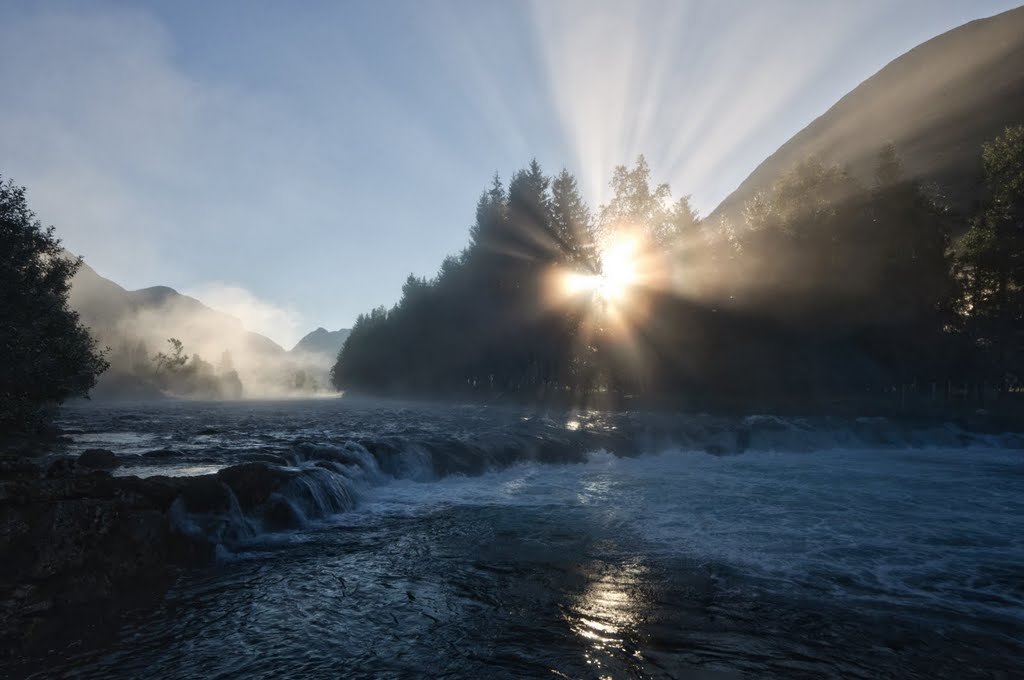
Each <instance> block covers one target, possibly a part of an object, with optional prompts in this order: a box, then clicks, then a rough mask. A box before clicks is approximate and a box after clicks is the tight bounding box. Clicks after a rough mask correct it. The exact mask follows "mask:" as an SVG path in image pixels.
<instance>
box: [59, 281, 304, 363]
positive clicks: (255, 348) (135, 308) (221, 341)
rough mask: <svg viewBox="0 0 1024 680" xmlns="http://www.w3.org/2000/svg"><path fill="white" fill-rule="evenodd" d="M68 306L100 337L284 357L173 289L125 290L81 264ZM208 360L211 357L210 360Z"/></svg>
mask: <svg viewBox="0 0 1024 680" xmlns="http://www.w3.org/2000/svg"><path fill="white" fill-rule="evenodd" d="M69 301H70V303H71V307H72V308H73V309H74V310H75V311H77V312H78V313H79V314H80V315H81V317H82V321H83V322H84V323H85V324H86V325H87V326H90V327H91V328H92V329H93V331H94V332H95V333H96V334H97V335H99V336H100V337H106V338H107V339H114V338H113V337H112V336H116V335H124V334H127V335H129V336H132V337H141V338H143V339H149V338H150V336H157V337H156V338H155V339H156V340H158V341H159V342H163V341H164V340H166V339H167V338H168V337H172V336H173V337H177V338H180V339H181V340H182V341H184V342H185V346H186V348H190V347H191V348H194V349H195V351H198V352H200V353H204V352H203V350H204V349H205V350H207V352H206V353H210V349H211V345H213V346H216V347H218V348H219V352H217V356H219V354H220V352H223V351H224V350H229V351H232V352H234V351H239V352H243V353H255V354H258V355H266V356H267V357H277V356H281V355H283V354H284V349H283V348H282V347H281V346H280V345H278V344H277V343H276V342H274V341H273V340H271V339H270V338H268V337H266V336H263V335H260V334H259V333H253V332H251V331H249V330H246V328H245V327H244V326H243V325H242V322H241V321H240V320H238V319H236V318H235V317H233V316H231V315H229V314H224V313H223V312H218V311H217V310H215V309H211V308H210V307H207V306H206V305H204V304H203V303H202V302H200V301H199V300H196V299H195V298H193V297H189V296H188V295H182V294H181V293H179V292H177V291H176V290H174V289H173V288H168V287H166V286H153V287H150V288H143V289H140V290H132V291H130V290H125V289H124V288H122V287H121V286H119V285H117V284H116V283H114V282H113V281H111V280H109V279H106V278H104V277H102V276H100V275H99V274H97V273H96V271H95V270H94V269H92V268H91V267H89V265H87V264H83V265H82V268H81V269H80V270H79V272H78V274H77V275H76V276H75V278H74V280H73V281H72V287H71V294H70V296H69ZM214 358H217V357H216V356H215V357H214Z"/></svg>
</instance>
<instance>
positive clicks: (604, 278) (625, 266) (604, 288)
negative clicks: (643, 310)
mask: <svg viewBox="0 0 1024 680" xmlns="http://www.w3.org/2000/svg"><path fill="white" fill-rule="evenodd" d="M637 256H638V244H637V242H636V240H635V239H631V238H619V239H616V240H614V241H612V242H610V243H608V244H607V245H606V246H605V247H604V248H602V249H601V252H600V261H601V271H600V272H599V273H597V274H580V273H576V272H570V273H568V274H566V275H565V278H564V280H563V286H564V288H565V292H566V293H567V294H568V295H569V296H570V297H577V296H579V295H584V294H591V295H594V296H595V297H596V298H597V299H598V300H600V301H601V302H604V303H605V304H617V303H620V302H622V301H623V300H624V299H625V298H626V296H627V294H628V293H629V290H630V288H632V287H633V286H634V285H636V283H637V281H638V279H639V272H638V270H637V259H638V257H637Z"/></svg>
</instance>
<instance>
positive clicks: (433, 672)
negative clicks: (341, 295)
mask: <svg viewBox="0 0 1024 680" xmlns="http://www.w3.org/2000/svg"><path fill="white" fill-rule="evenodd" d="M61 424H62V426H63V427H64V428H66V429H67V431H69V432H71V433H72V434H71V437H72V442H71V443H70V444H69V445H68V450H69V452H71V453H75V452H78V451H81V450H84V449H87V448H95V447H102V448H107V449H110V450H112V451H114V452H115V453H117V454H118V456H119V457H120V458H121V460H122V461H123V462H124V465H123V467H121V468H119V469H118V470H117V471H116V474H134V475H140V476H148V475H156V474H161V475H197V474H208V473H212V472H216V471H219V470H228V469H230V468H233V467H238V466H249V467H240V468H239V469H244V470H252V469H257V470H259V471H261V472H265V474H267V475H270V476H271V477H270V479H271V480H272V486H271V488H272V489H273V491H272V493H271V494H270V496H269V497H268V498H267V499H265V500H263V501H261V502H260V504H254V503H252V502H247V500H246V498H245V497H244V496H242V497H239V498H237V499H234V500H233V502H232V505H231V506H230V508H229V509H228V511H226V512H220V513H219V514H218V513H211V512H206V511H202V510H196V509H195V508H189V507H181V508H180V509H179V512H178V513H177V514H176V519H175V521H177V522H179V526H180V528H181V529H182V530H183V531H190V532H196V533H204V534H205V535H207V536H213V538H214V540H216V541H217V542H218V544H219V547H218V560H217V563H216V564H215V565H213V566H211V567H208V568H204V569H197V570H193V571H189V572H186V573H185V574H183V576H182V577H181V578H180V579H179V582H178V583H177V584H176V585H175V587H174V588H173V589H172V591H171V592H170V593H169V595H168V596H167V597H166V599H165V601H164V602H163V604H162V605H161V606H160V607H159V608H158V609H157V610H155V611H149V612H140V613H139V614H138V615H137V616H135V617H134V618H133V619H132V620H131V621H130V622H129V623H128V624H126V625H125V626H124V628H123V629H122V630H121V632H120V634H119V635H118V636H117V638H116V639H115V640H112V641H111V642H110V643H109V644H108V645H106V646H104V647H103V648H100V649H90V650H70V651H67V652H65V653H62V654H57V655H55V656H54V657H53V658H52V659H51V661H50V663H49V665H48V667H47V668H45V669H42V670H41V671H40V673H39V677H44V676H45V677H52V676H74V677H85V678H93V677H95V678H108V677H141V676H146V675H150V676H154V677H165V676H167V677H190V676H194V675H203V676H209V677H219V678H229V677H238V678H243V677H246V678H247V677H282V676H296V677H325V678H327V677H368V676H386V677H417V676H449V677H481V676H487V677H572V678H575V677H594V678H597V677H658V678H660V677H677V678H688V677H689V678H765V677H767V678H804V677H806V678H817V677H842V678H880V677H894V678H895V677H899V678H935V677H951V678H971V677H978V678H987V677H1006V678H1010V677H1021V676H1022V675H1024V439H1021V437H1020V436H1019V435H1014V434H987V435H980V434H973V433H969V432H966V431H963V430H961V429H959V428H957V427H955V426H952V425H938V426H937V425H929V426H924V425H917V426H915V425H908V424H897V423H893V422H888V421H884V420H879V419H860V420H834V419H784V418H774V417H768V416H752V417H747V418H720V417H712V416H707V415H671V414H660V415H640V414H631V413H618V414H604V413H570V414H564V413H559V414H555V413H540V412H536V411H527V410H518V409H498V408H488V407H484V406H445V407H442V406H425V405H416V404H395V403H387V402H358V401H352V400H347V399H341V400H321V401H315V402H276V403H274V402H265V403H252V402H250V403H196V402H181V403H174V404H155V405H144V404H137V405H119V406H103V405H88V406H76V407H72V408H67V409H65V410H64V412H63V415H62V423H61ZM252 466H256V467H255V468H253V467H252ZM223 474H227V473H223Z"/></svg>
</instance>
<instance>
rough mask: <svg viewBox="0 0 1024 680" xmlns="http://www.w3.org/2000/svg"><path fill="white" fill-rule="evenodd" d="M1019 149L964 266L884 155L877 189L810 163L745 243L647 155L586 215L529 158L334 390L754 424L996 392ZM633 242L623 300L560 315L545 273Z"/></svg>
mask: <svg viewBox="0 0 1024 680" xmlns="http://www.w3.org/2000/svg"><path fill="white" fill-rule="evenodd" d="M1022 139H1024V133H1022V132H1021V128H1013V129H1010V130H1007V132H1006V134H1005V135H1003V136H1002V137H1000V138H999V139H998V140H995V141H993V142H992V143H990V144H987V145H986V146H985V148H984V150H983V157H984V164H985V168H986V177H987V178H988V187H989V193H990V200H989V202H988V203H987V204H986V206H985V208H984V209H983V210H982V211H981V212H980V213H979V214H978V215H977V216H976V217H975V218H974V219H973V222H972V227H971V229H970V231H969V232H968V233H967V235H966V236H965V237H964V239H963V240H962V241H961V242H960V243H959V244H958V246H957V250H958V252H959V254H958V255H957V256H954V248H953V247H952V244H951V238H950V234H951V233H952V231H953V229H954V227H955V226H956V224H957V221H958V220H959V219H961V218H959V217H957V216H956V215H953V214H952V213H951V212H950V211H949V210H948V209H947V208H946V207H945V206H944V205H943V201H942V199H941V192H940V191H937V190H936V188H935V187H927V186H922V185H921V184H920V183H918V182H916V181H915V180H914V179H913V178H910V177H908V176H907V174H906V172H905V169H904V167H903V163H902V160H901V159H900V156H899V153H898V151H897V149H896V148H895V147H894V146H893V145H891V144H887V145H885V146H883V147H882V148H881V149H880V150H879V152H878V156H877V160H876V164H875V172H874V182H873V183H872V184H871V185H870V186H864V185H861V184H860V183H859V182H858V181H856V180H855V179H854V178H853V177H852V176H851V175H850V174H849V173H848V172H846V171H845V170H844V169H843V168H840V167H836V166H833V165H829V164H828V163H826V162H825V161H824V160H822V159H820V158H808V159H806V160H805V161H804V162H802V163H800V164H799V165H797V166H796V167H794V168H793V169H792V171H791V172H790V173H788V174H787V175H785V176H784V177H782V178H781V179H780V180H779V181H778V182H777V183H776V184H775V185H774V186H772V187H770V188H768V189H766V190H765V191H762V192H761V193H759V194H758V195H757V196H756V198H755V199H754V200H752V201H751V202H750V203H749V204H748V205H747V206H746V210H745V212H744V217H745V219H744V223H743V224H739V225H735V224H724V223H722V224H716V225H709V224H705V223H704V222H703V221H702V220H701V219H700V217H699V215H697V214H696V212H695V211H694V210H693V209H692V207H691V205H690V202H689V198H688V197H684V198H682V199H679V200H676V201H673V200H672V196H671V190H670V188H669V186H668V185H667V184H655V183H653V182H652V179H651V170H650V167H649V166H648V164H647V162H646V161H645V159H644V158H643V157H642V156H641V157H640V158H638V160H637V162H636V163H635V164H634V166H632V167H627V166H620V167H618V168H616V169H615V170H614V172H613V173H612V177H611V182H610V188H611V196H610V198H609V200H608V202H607V203H606V204H604V205H602V206H601V207H600V208H599V210H597V212H596V217H594V213H592V212H591V211H590V209H589V208H588V207H587V205H586V203H585V202H584V200H583V198H582V196H580V194H579V191H578V188H577V184H576V180H575V178H573V176H572V175H571V174H570V173H568V172H567V171H565V170H562V171H561V172H560V173H558V174H557V175H556V176H554V177H553V178H552V177H547V176H546V175H545V174H544V173H543V172H542V170H541V168H540V166H539V164H537V162H536V161H533V162H531V163H530V164H529V166H528V167H527V168H525V169H523V170H520V171H518V172H516V173H514V174H513V175H512V179H511V181H510V182H509V184H508V187H507V188H506V187H505V185H504V184H503V183H502V181H501V180H500V178H499V177H498V176H497V175H495V177H494V179H493V181H492V183H491V186H490V187H489V189H487V190H486V191H485V192H484V193H483V194H482V195H481V197H480V200H479V202H478V205H477V212H476V221H475V223H474V224H473V226H472V227H471V229H470V243H469V247H468V248H467V249H466V250H464V251H463V252H462V253H460V254H459V255H458V256H452V257H449V258H447V259H446V260H445V261H444V262H443V263H442V266H441V268H440V271H439V272H438V274H437V275H436V276H435V277H434V278H432V279H429V280H428V279H424V278H418V277H416V276H410V277H409V278H408V280H407V281H406V284H405V286H403V294H402V298H401V300H400V301H399V302H398V304H396V305H395V306H394V307H392V308H391V309H386V308H378V309H375V310H372V311H371V312H369V313H368V314H364V315H362V316H360V317H359V319H358V320H357V322H356V324H355V327H354V329H353V331H352V334H351V335H350V336H349V338H348V340H347V342H346V344H345V346H344V347H343V348H342V350H341V352H340V354H339V357H338V361H337V363H336V364H335V366H334V369H333V371H332V381H333V383H334V385H335V386H336V387H338V388H339V389H350V390H357V391H364V392H373V393H385V394H395V393H398V394H425V395H437V394H448V395H460V396H463V395H465V396H470V395H475V396H477V397H484V398H502V397H513V398H517V399H528V400H536V399H549V398H551V399H558V400H563V401H567V400H572V401H573V402H574V403H585V402H586V400H587V398H588V397H593V396H594V395H603V396H602V399H603V400H605V401H608V400H611V401H612V402H621V403H626V402H625V400H626V399H630V398H643V399H648V400H659V401H664V400H668V401H670V402H672V403H675V404H678V405H690V406H693V407H713V406H722V405H728V406H735V407H740V408H745V409H750V408H778V407H783V406H786V405H799V404H804V405H808V404H812V405H818V404H821V403H827V400H831V399H834V398H840V397H857V396H858V395H868V394H875V395H879V394H884V393H891V392H892V391H893V390H894V389H895V388H894V386H896V385H905V384H908V383H917V384H928V383H931V384H932V385H938V384H944V385H947V386H948V385H949V384H951V383H952V382H953V381H957V382H959V383H963V382H967V381H972V382H980V381H984V380H989V381H990V382H993V383H994V384H998V385H999V386H1000V387H1001V388H1002V392H1003V393H1004V394H1005V393H1006V392H1007V391H1008V390H1010V389H1013V387H1014V385H1019V384H1020V378H1021V375H1022V371H1021V359H1022V357H1024V351H1022V346H1021V342H1022V338H1024V300H1022V291H1024V273H1022V264H1024V259H1022V258H1024V255H1022V253H1024V250H1022V240H1024V226H1022V224H1024V218H1022V214H1024V208H1022V206H1024V201H1022V198H1021V195H1022V191H1021V186H1022V184H1024V180H1022V177H1024V170H1022V168H1024V151H1022V143H1021V140H1022ZM624 230H629V231H630V232H631V233H635V234H639V235H640V236H639V238H640V239H641V240H642V242H643V243H644V244H645V250H644V252H643V256H642V257H641V258H639V259H637V264H638V266H639V267H640V268H641V269H642V271H641V272H640V277H639V278H640V279H641V282H639V283H637V284H636V285H635V286H634V289H633V290H631V291H630V293H629V297H628V303H627V304H623V305H620V306H619V307H618V308H617V309H612V312H609V311H608V309H607V308H609V307H614V305H612V303H609V302H608V301H607V300H605V301H604V302H601V303H600V304H598V302H599V301H598V299H597V298H596V297H590V298H585V299H569V300H565V299H562V300H558V301H554V302H553V301H552V299H551V298H552V296H551V289H552V283H551V282H552V276H553V273H557V272H577V273H578V274H579V275H581V276H598V277H599V276H600V275H601V274H602V272H603V271H604V268H605V267H606V265H607V264H608V263H607V261H606V259H607V257H608V252H607V251H606V250H605V251H604V252H602V249H604V248H606V247H607V244H608V243H609V241H610V240H614V238H615V236H616V235H617V234H621V233H622V232H623V231H624ZM602 309H604V313H601V310H602ZM613 312H614V313H613ZM616 317H619V318H616ZM933 389H934V388H933ZM632 403H635V402H632Z"/></svg>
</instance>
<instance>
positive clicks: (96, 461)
mask: <svg viewBox="0 0 1024 680" xmlns="http://www.w3.org/2000/svg"><path fill="white" fill-rule="evenodd" d="M78 464H79V465H81V466H83V467H87V468H93V469H94V470H113V469H114V468H117V467H120V465H121V461H120V460H118V459H117V456H116V455H114V452H113V451H108V450H106V449H86V450H85V451H82V453H81V454H80V455H79V456H78Z"/></svg>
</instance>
